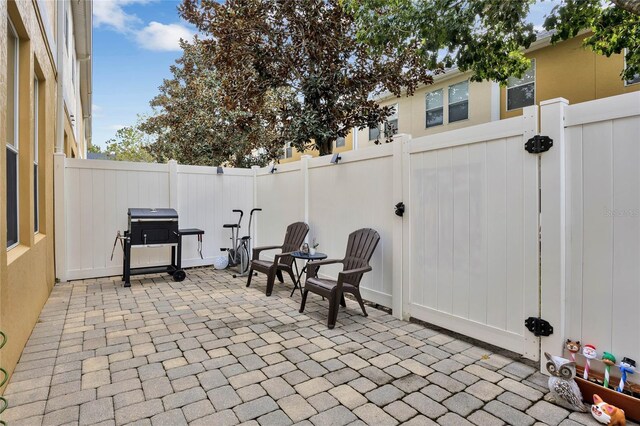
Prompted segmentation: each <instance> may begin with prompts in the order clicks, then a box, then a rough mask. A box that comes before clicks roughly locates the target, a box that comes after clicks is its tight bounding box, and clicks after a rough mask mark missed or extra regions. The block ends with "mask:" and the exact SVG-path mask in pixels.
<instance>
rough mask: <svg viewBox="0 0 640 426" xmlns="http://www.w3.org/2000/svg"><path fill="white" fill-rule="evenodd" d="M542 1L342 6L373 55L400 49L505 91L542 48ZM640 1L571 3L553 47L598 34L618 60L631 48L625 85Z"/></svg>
mask: <svg viewBox="0 0 640 426" xmlns="http://www.w3.org/2000/svg"><path fill="white" fill-rule="evenodd" d="M533 3H535V0H522V1H520V0H518V1H502V0H393V1H388V0H343V4H344V6H345V7H346V8H347V9H348V10H349V11H350V12H352V13H353V14H354V16H355V21H356V25H357V27H358V37H359V40H360V41H361V42H363V43H367V44H368V45H370V46H371V49H372V50H374V51H380V50H384V49H388V48H389V46H393V48H394V49H396V50H397V51H399V52H402V53H405V54H407V55H411V56H416V57H417V58H419V60H424V61H427V62H428V63H429V65H430V66H431V67H433V66H435V65H436V64H437V63H438V62H442V63H444V65H445V66H446V67H452V66H457V67H458V68H459V69H460V70H461V71H471V72H472V77H471V79H472V80H474V81H480V80H485V79H489V80H494V81H497V82H500V83H503V84H504V83H506V81H507V79H508V78H509V77H510V76H512V75H516V76H521V75H522V73H523V72H524V71H526V69H527V68H528V67H529V60H528V59H527V58H526V57H525V56H524V54H523V51H522V49H523V48H524V49H526V48H528V47H529V46H530V45H531V43H532V42H533V41H534V40H535V38H536V35H535V31H534V27H533V24H532V23H530V22H527V15H528V13H529V8H530V6H531V4H533ZM638 13H640V2H639V1H638V0H604V1H602V0H564V1H563V2H562V3H561V4H560V5H558V6H556V7H555V8H554V9H553V11H552V12H551V14H550V15H549V17H548V19H547V20H546V23H545V28H546V29H548V30H555V31H556V33H555V34H554V36H553V38H552V41H553V42H557V41H560V40H565V39H567V38H570V37H574V36H576V35H577V34H578V32H579V31H581V30H584V29H588V30H591V31H592V32H593V35H592V36H589V37H587V38H586V40H585V45H586V46H587V47H589V48H591V49H593V50H594V51H595V52H597V53H601V54H605V55H607V56H608V55H611V54H613V53H622V52H623V50H624V49H625V48H626V49H628V50H627V54H626V56H625V58H626V64H627V69H626V71H625V72H624V77H626V78H628V77H630V76H633V75H634V74H635V73H638V70H639V69H640V68H639V66H640V20H639V18H640V17H639V16H638Z"/></svg>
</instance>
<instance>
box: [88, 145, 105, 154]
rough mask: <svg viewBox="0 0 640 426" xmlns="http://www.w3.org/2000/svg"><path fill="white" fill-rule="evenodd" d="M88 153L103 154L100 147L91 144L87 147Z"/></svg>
mask: <svg viewBox="0 0 640 426" xmlns="http://www.w3.org/2000/svg"><path fill="white" fill-rule="evenodd" d="M87 152H92V153H94V154H102V150H101V149H100V147H99V146H98V145H94V144H89V146H87Z"/></svg>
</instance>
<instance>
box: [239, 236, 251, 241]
mask: <svg viewBox="0 0 640 426" xmlns="http://www.w3.org/2000/svg"><path fill="white" fill-rule="evenodd" d="M249 238H251V237H250V236H248V235H245V236H244V237H242V238H240V239H241V240H242V241H245V240H248V239H249Z"/></svg>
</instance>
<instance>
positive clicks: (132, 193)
mask: <svg viewBox="0 0 640 426" xmlns="http://www.w3.org/2000/svg"><path fill="white" fill-rule="evenodd" d="M64 161H65V175H64V182H65V188H64V198H65V199H66V206H65V211H66V217H65V221H64V227H65V229H66V232H65V235H66V250H61V249H58V250H56V262H57V265H58V268H57V269H58V271H59V272H58V278H60V279H63V280H67V279H68V280H71V279H80V278H93V277H101V276H109V275H118V274H121V273H122V250H121V249H120V245H119V244H118V246H117V247H116V249H115V252H114V256H113V260H111V258H110V256H111V252H112V249H113V243H114V240H115V236H116V233H117V232H118V231H121V232H123V231H125V230H126V229H127V227H128V223H127V209H128V208H134V207H158V208H162V207H172V208H175V209H177V211H178V212H179V218H180V227H181V228H201V229H204V231H205V236H204V244H203V257H204V260H202V259H200V256H199V254H198V252H197V239H196V238H195V237H188V236H187V237H184V239H183V256H182V259H183V265H184V266H199V265H211V264H212V263H213V257H215V256H218V255H220V254H221V253H220V247H229V235H227V232H225V230H223V228H222V225H223V224H224V223H230V222H235V221H237V216H235V215H234V214H233V213H232V211H231V210H232V209H244V210H245V211H248V210H250V209H251V206H252V205H253V171H252V170H241V169H224V172H225V173H224V174H222V175H217V174H216V168H212V167H198V166H182V165H178V164H176V163H175V162H169V163H168V164H145V163H127V162H116V161H100V160H78V159H66V160H64ZM132 251H133V255H132V264H133V266H136V267H137V266H150V265H162V264H167V263H169V259H170V249H169V248H168V247H157V248H145V249H139V248H132ZM60 272H64V275H63V274H61V273H60Z"/></svg>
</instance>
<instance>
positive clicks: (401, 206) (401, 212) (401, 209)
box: [396, 201, 404, 217]
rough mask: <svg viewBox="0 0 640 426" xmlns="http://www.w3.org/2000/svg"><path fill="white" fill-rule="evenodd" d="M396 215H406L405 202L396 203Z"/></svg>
mask: <svg viewBox="0 0 640 426" xmlns="http://www.w3.org/2000/svg"><path fill="white" fill-rule="evenodd" d="M396 216H400V217H402V216H404V203H403V202H402V201H400V202H399V203H398V204H396Z"/></svg>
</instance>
